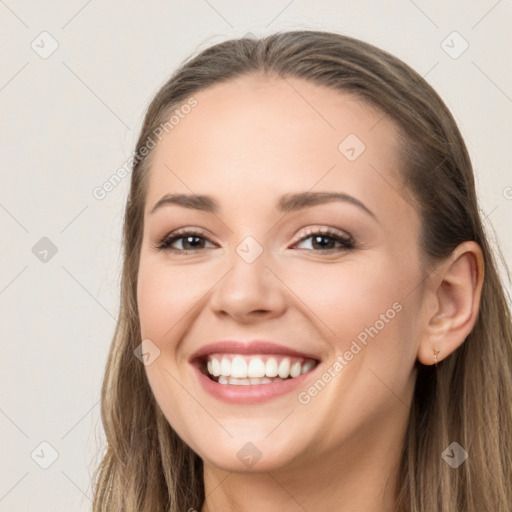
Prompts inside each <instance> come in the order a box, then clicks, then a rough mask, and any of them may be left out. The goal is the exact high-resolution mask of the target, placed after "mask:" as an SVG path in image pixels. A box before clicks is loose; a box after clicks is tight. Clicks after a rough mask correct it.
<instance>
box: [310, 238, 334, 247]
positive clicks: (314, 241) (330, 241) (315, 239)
mask: <svg viewBox="0 0 512 512" xmlns="http://www.w3.org/2000/svg"><path fill="white" fill-rule="evenodd" d="M322 239H323V240H328V242H327V243H326V244H322V243H320V244H319V245H320V248H321V249H325V247H326V245H329V244H330V243H332V242H333V240H329V237H328V236H315V237H314V238H313V246H315V245H316V243H317V242H318V240H322Z"/></svg>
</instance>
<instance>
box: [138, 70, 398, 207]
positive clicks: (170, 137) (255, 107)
mask: <svg viewBox="0 0 512 512" xmlns="http://www.w3.org/2000/svg"><path fill="white" fill-rule="evenodd" d="M193 97H194V98H195V100H196V101H197V105H196V106H195V107H194V108H193V109H191V110H190V112H189V113H188V114H186V115H183V116H181V117H180V120H179V122H178V123H177V124H175V125H174V126H173V128H172V130H170V131H169V133H168V134H166V135H164V137H163V138H162V140H161V142H159V143H158V144H157V147H156V148H155V149H154V154H153V156H152V164H151V170H150V179H149V185H148V191H147V199H148V200H147V204H148V209H149V208H150V207H151V206H152V204H153V203H154V202H155V201H156V200H158V199H159V197H160V196H161V195H162V194H164V193H165V192H168V191H171V190H172V191H182V192H191V191H193V192H194V193H207V194H214V195H217V196H218V197H219V198H221V200H220V201H221V203H222V200H223V199H222V198H225V199H226V201H234V200H236V198H238V200H239V202H240V204H243V202H244V201H245V200H246V199H247V198H248V197H249V195H250V197H251V199H252V200H254V198H255V197H257V196H258V197H261V198H263V197H267V198H269V197H270V196H271V195H274V192H275V195H276V196H277V195H281V194H283V193H287V192H294V191H297V192H302V191H305V190H311V189H312V188H313V187H314V188H315V189H318V190H331V189H332V190H336V191H344V192H347V193H348V192H350V193H351V194H352V195H356V196H359V197H360V198H361V197H365V198H367V200H368V202H375V201H376V200H377V199H379V197H380V199H381V200H383V199H384V200H386V199H387V200H393V199H394V200H395V201H396V199H397V197H393V196H397V194H398V196H400V193H399V191H398V189H399V188H400V185H399V184H398V182H397V180H396V179H395V175H396V174H397V169H398V167H399V163H398V157H397V137H396V130H395V126H394V124H393V123H392V122H391V120H390V119H389V118H387V117H386V116H385V115H384V114H383V113H382V112H381V111H379V110H377V109H375V108H373V107H371V106H369V105H368V104H366V103H363V102H362V101H361V100H360V99H358V98H356V97H355V96H354V95H352V94H349V93H345V92H339V91H335V90H333V89H331V88H327V87H325V86H321V85H317V84H314V83H312V82H309V81H306V80H303V79H297V78H291V77H287V78H278V77H269V76H264V75H261V74H257V75H247V76H243V77H239V78H237V79H235V80H233V81H230V82H226V83H221V84H216V85H214V86H211V87H209V88H207V89H205V90H202V91H199V92H197V93H196V94H194V95H193ZM372 196H375V197H372ZM376 196H379V197H376ZM398 199H399V197H398ZM404 207H405V206H404Z"/></svg>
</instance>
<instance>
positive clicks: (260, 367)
mask: <svg viewBox="0 0 512 512" xmlns="http://www.w3.org/2000/svg"><path fill="white" fill-rule="evenodd" d="M265 369H266V365H265V363H264V362H263V361H262V360H261V359H260V358H259V357H255V358H253V359H251V361H250V362H249V367H248V368H247V375H248V376H249V377H265Z"/></svg>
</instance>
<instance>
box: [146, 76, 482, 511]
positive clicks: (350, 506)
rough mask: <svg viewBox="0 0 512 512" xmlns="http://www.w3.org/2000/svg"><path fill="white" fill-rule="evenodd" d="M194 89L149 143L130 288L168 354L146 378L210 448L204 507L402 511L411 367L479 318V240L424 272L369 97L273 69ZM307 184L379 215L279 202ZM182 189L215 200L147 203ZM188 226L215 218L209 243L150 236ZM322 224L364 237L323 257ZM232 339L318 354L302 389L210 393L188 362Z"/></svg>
mask: <svg viewBox="0 0 512 512" xmlns="http://www.w3.org/2000/svg"><path fill="white" fill-rule="evenodd" d="M194 97H195V98H196V99H197V101H198V105H197V107H195V108H194V109H193V110H192V111H191V113H190V114H188V115H187V116H186V117H185V118H184V119H182V120H181V121H180V123H179V124H178V125H177V126H175V127H174V129H173V130H172V131H170V132H169V134H167V135H166V136H165V137H164V138H163V139H162V140H161V141H160V142H159V143H158V144H157V147H156V148H155V149H154V152H153V154H152V163H151V169H150V179H149V185H148V190H147V196H146V210H145V218H144V236H143V240H142V250H141V257H140V268H139V276H138V289H137V294H138V296H137V300H138V305H139V313H140V323H141V331H142V337H143V339H150V340H151V342H152V343H154V344H155V345H156V346H157V347H158V349H159V350H160V354H159V356H158V357H157V358H156V359H155V360H154V361H153V362H152V363H151V364H150V365H148V366H146V367H145V368H146V372H147V376H148V380H149V383H150V386H151V389H152V391H153V393H154V395H155V398H156V400H157V402H158V404H159V406H160V408H161V409H162V411H163V413H164V414H165V416H166V418H167V420H168V421H169V423H170V424H171V425H172V427H173V428H174V429H175V431H176V432H177V433H178V434H179V435H180V437H181V438H182V439H183V440H184V441H185V442H186V443H187V444H188V445H189V446H190V447H191V448H192V449H193V450H194V451H195V452H196V453H198V454H199V456H200V457H201V458H202V459H203V461H204V478H205V493H206V496H207V498H206V502H205V504H204V506H203V509H202V511H203V512H205V511H214V510H223V511H228V512H229V511H235V510H237V511H246V512H252V511H259V510H267V511H273V510H275V511H280V512H283V511H284V512H292V511H293V512H295V511H303V510H310V511H311V510H327V509H332V510H334V509H335V510H338V511H351V512H355V511H365V512H371V511H378V512H383V511H388V510H389V511H392V510H394V509H393V500H394V499H395V498H396V492H397V486H398V485H399V482H398V480H397V467H398V462H399V455H400V451H401V448H402V445H403V442H404V435H405V429H406V426H407V420H408V414H409V406H410V403H411V400H412V396H413V387H414V382H415V379H416V369H415V364H416V362H417V361H420V362H421V363H423V364H433V363H434V347H435V346H437V347H438V348H439V349H440V353H439V355H438V360H439V361H441V360H442V359H443V358H444V357H446V356H447V355H449V354H450V353H451V352H453V350H455V349H456V348H457V347H458V346H459V345H460V344H461V343H462V342H463V341H464V339H465V337H466V336H467V334H468V333H469V331H470V330H471V328H472V326H473V324H474V321H475V319H476V314H477V311H478V301H479V296H480V289H481V283H482V274H483V272H482V256H481V252H480V250H479V247H478V246H477V245H476V244H474V243H472V242H467V243H465V244H462V245H461V246H459V247H458V248H457V249H456V251H455V252H454V253H453V257H452V258H451V259H449V260H447V261H446V262H443V263H442V264H441V265H439V266H438V267H436V268H435V269H434V271H432V272H430V273H426V271H425V269H424V268H423V266H422V264H421V261H420V253H419V246H418V237H419V229H420V219H419V216H418V213H417V211H416V209H415V208H414V206H413V203H412V202H411V200H410V198H409V197H408V196H407V193H406V191H404V189H403V187H402V185H401V184H400V180H399V174H398V171H397V170H398V169H399V167H400V165H399V160H398V157H397V137H396V131H395V127H394V125H393V123H392V122H391V121H390V120H389V118H387V117H384V118H383V115H382V114H381V113H380V112H378V111H376V110H374V109H373V108H370V107H369V106H367V105H365V104H363V103H362V102H361V101H360V100H358V99H355V98H354V97H351V96H350V95H348V94H345V93H340V92H337V91H333V90H330V89H327V88H325V87H322V86H318V85H315V84H312V83H309V82H307V81H304V80H300V79H292V78H287V79H286V80H283V79H280V78H270V77H265V76H262V75H253V76H244V77H241V78H238V79H237V80H235V81H231V82H229V83H225V84H220V85H215V86H212V87H210V88H208V89H206V90H203V91H200V92H199V93H197V94H195V95H194ZM348 134H356V135H357V137H358V138H359V139H360V140H361V141H363V142H364V144H365V146H366V149H365V151H364V152H363V153H361V154H360V156H359V157H358V158H357V159H356V160H354V161H352V162H351V161H349V160H348V159H347V158H346V157H345V156H344V155H343V154H342V153H341V152H340V151H339V150H338V145H339V144H340V142H341V141H342V140H343V139H345V137H346V136H347V135H348ZM305 191H330V192H332V191H336V192H343V193H346V194H349V195H351V196H353V197H355V198H357V199H358V200H359V201H361V202H362V203H364V205H366V207H367V208H368V209H370V210H371V211H372V212H373V213H374V215H375V218H374V217H373V216H371V215H369V214H368V213H367V212H365V211H364V210H363V209H362V208H359V207H357V206H355V205H353V204H350V203H348V202H338V201H334V202H330V203H326V204H320V205H316V206H312V207H309V208H305V209H303V210H300V211H296V212H289V213H287V214H283V213H282V212H278V211H277V210H276V203H277V200H278V198H279V197H280V196H281V195H283V194H289V193H293V192H305ZM171 192H172V193H196V194H207V195H211V196H213V197H215V198H216V200H217V201H218V202H219V204H220V210H219V212H218V213H217V214H212V213H207V212H202V211H198V210H194V209H189V208H185V207H183V206H179V205H167V206H165V207H163V208H160V209H159V210H157V211H156V212H155V213H153V214H150V210H151V208H152V207H153V206H154V205H155V203H156V202H157V201H158V200H159V199H160V198H161V197H162V196H163V195H164V194H165V193H171ZM188 227H190V228H201V229H202V230H203V231H205V233H206V239H202V240H203V246H202V247H204V248H203V249H194V247H193V246H192V248H191V246H190V245H188V246H185V248H187V249H189V250H192V251H194V250H195V251H196V252H194V253H190V254H178V253H172V252H170V251H165V250H158V249H156V248H155V247H154V246H155V245H156V244H157V243H158V242H159V241H160V240H161V239H162V238H164V237H165V236H166V235H168V234H169V233H171V232H172V231H175V230H177V229H180V228H188ZM327 227H330V228H332V229H334V230H336V231H337V232H339V234H340V235H346V234H349V235H351V236H352V237H353V238H354V239H355V247H354V248H353V249H345V250H336V249H334V250H333V249H331V251H330V252H329V253H323V254H322V253H321V251H320V249H321V246H318V245H316V246H315V245H314V241H315V240H314V237H311V236H310V237H309V238H305V237H307V236H308V235H309V234H310V233H311V232H315V230H317V229H321V228H327ZM249 235H250V236H252V237H253V238H254V239H255V240H256V241H257V242H258V244H259V245H260V246H261V248H262V251H263V252H262V253H261V255H260V256H259V257H258V258H257V259H256V260H255V261H254V262H253V263H247V262H246V261H245V260H244V259H243V258H241V257H240V256H239V255H238V253H237V252H236V248H237V246H238V245H239V244H240V242H241V241H242V240H243V239H244V238H245V237H247V236H249ZM187 240H189V239H183V238H182V239H180V240H178V241H176V242H175V243H174V244H173V247H174V248H175V249H177V250H179V249H183V248H184V245H183V244H186V242H187ZM301 240H302V241H301ZM329 241H331V245H328V247H338V245H339V244H337V243H336V244H335V243H334V242H333V241H332V239H331V238H328V239H327V242H329ZM200 247H201V246H200ZM397 302H398V303H399V304H400V305H401V310H400V312H397V313H396V315H394V318H393V319H392V320H389V321H388V322H387V323H385V326H384V327H383V328H382V329H380V330H379V332H378V334H377V335H375V336H374V337H373V338H369V339H368V343H367V345H366V346H362V345H361V344H360V345H361V346H362V349H361V350H360V351H359V352H358V353H357V355H355V356H354V357H353V359H352V360H351V361H349V362H348V364H347V365H346V366H345V367H344V368H343V369H342V370H341V371H339V372H338V373H337V374H336V376H335V377H333V378H332V379H331V381H330V382H329V383H328V384H327V385H325V387H324V388H323V389H322V390H321V391H320V392H318V393H317V394H316V396H313V397H311V399H310V401H309V403H307V404H303V403H300V402H299V401H298V397H297V395H298V393H299V392H301V391H306V392H307V390H308V388H309V387H310V386H311V385H312V384H313V383H314V381H315V380H317V379H318V378H320V377H321V375H322V374H323V372H325V371H327V369H328V368H329V367H331V368H332V365H333V363H334V362H335V360H336V357H337V356H338V355H340V354H341V355H343V354H345V352H346V351H347V350H349V349H350V346H351V343H352V341H353V340H355V339H356V338H357V336H358V334H360V333H361V332H362V331H364V329H365V327H369V326H373V325H375V324H376V321H377V320H379V319H380V318H381V316H380V315H381V314H385V313H386V311H387V310H389V309H390V308H391V307H392V305H393V304H394V303H397ZM228 338H229V339H237V340H242V341H244V340H251V339H264V340H271V341H274V342H277V343H280V344H282V345H285V346H288V347H291V348H295V349H297V350H299V351H305V352H309V353H313V354H316V356H317V357H318V359H320V360H321V362H320V365H319V367H318V368H317V369H316V370H315V373H314V375H315V378H314V379H312V378H310V380H309V381H308V384H307V385H304V386H302V387H301V388H300V389H299V390H297V392H292V393H288V394H286V395H284V396H282V397H278V398H275V399H273V400H271V401H267V402H265V403H264V404H260V405H250V404H243V405H233V404H227V403H225V402H222V401H220V400H218V399H216V398H213V397H212V396H211V395H209V394H207V393H206V392H205V391H204V390H203V388H202V387H201V386H200V384H199V382H198V379H197V376H196V375H195V373H194V371H193V370H192V368H191V366H190V364H189V363H188V358H189V357H190V355H191V354H192V353H194V352H195V351H196V350H197V349H199V348H200V347H202V346H204V345H206V344H208V343H210V342H214V341H218V340H222V339H228ZM247 442H251V443H252V444H254V445H255V446H256V447H257V449H258V450H259V452H260V453H261V459H260V460H259V461H258V462H257V463H256V464H254V465H253V466H252V467H247V466H246V465H244V463H243V462H242V461H241V460H240V459H239V458H238V456H237V453H238V452H239V450H240V449H241V448H242V447H243V446H244V445H245V444H246V443H247Z"/></svg>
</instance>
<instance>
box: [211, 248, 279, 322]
mask: <svg viewBox="0 0 512 512" xmlns="http://www.w3.org/2000/svg"><path fill="white" fill-rule="evenodd" d="M267 251H268V249H265V250H264V251H263V252H262V254H261V255H260V256H259V257H258V258H257V259H256V260H255V261H253V262H251V263H248V262H247V261H246V260H244V258H242V257H241V256H240V255H239V254H238V253H236V252H234V254H233V258H232V259H231V268H230V270H229V271H228V272H227V273H226V274H225V275H224V277H223V278H222V279H221V280H220V281H219V282H218V283H217V285H216V286H215V287H214V289H213V293H212V296H211V299H210V307H211V308H212V310H213V311H214V312H215V314H216V315H219V316H224V317H228V316H229V317H231V318H233V319H234V320H236V321H237V322H240V323H251V322H254V321H256V320H262V319H265V320H269V319H272V318H276V317H278V316H280V315H282V314H283V312H284V311H285V310H286V293H285V288H286V286H285V285H284V284H283V282H282V281H281V280H280V279H279V278H278V277H277V275H276V272H275V271H273V270H271V269H270V268H269V267H268V266H267V264H268V263H269V258H267V257H266V252H267Z"/></svg>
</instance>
